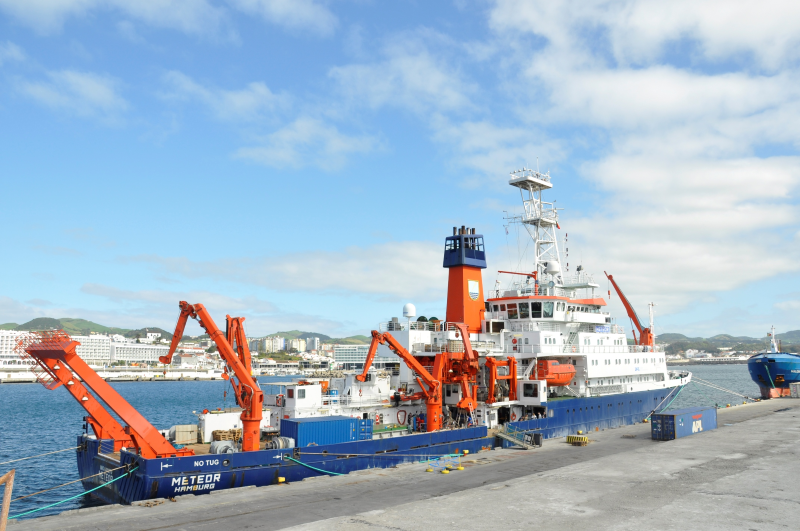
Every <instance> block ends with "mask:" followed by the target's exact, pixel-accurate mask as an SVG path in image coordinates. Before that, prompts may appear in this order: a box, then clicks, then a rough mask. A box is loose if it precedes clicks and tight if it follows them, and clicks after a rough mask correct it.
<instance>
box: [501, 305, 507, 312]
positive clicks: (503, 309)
mask: <svg viewBox="0 0 800 531" xmlns="http://www.w3.org/2000/svg"><path fill="white" fill-rule="evenodd" d="M500 311H501V312H504V311H506V305H505V304H501V305H500Z"/></svg>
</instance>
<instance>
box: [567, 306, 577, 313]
mask: <svg viewBox="0 0 800 531" xmlns="http://www.w3.org/2000/svg"><path fill="white" fill-rule="evenodd" d="M567 311H568V312H574V311H575V306H570V307H569V308H567Z"/></svg>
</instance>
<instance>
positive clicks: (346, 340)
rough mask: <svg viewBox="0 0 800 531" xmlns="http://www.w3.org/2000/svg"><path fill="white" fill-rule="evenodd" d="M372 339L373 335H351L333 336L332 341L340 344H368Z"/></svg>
mask: <svg viewBox="0 0 800 531" xmlns="http://www.w3.org/2000/svg"><path fill="white" fill-rule="evenodd" d="M371 341H372V338H371V337H367V336H362V335H358V336H350V337H338V338H331V340H330V343H336V344H338V345H366V344H367V343H370V342H371Z"/></svg>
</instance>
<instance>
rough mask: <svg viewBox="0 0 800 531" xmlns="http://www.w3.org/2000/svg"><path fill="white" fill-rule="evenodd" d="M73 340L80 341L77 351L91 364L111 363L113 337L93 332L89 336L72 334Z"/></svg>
mask: <svg viewBox="0 0 800 531" xmlns="http://www.w3.org/2000/svg"><path fill="white" fill-rule="evenodd" d="M120 337H121V336H120ZM72 340H73V341H77V342H78V343H80V345H78V347H77V348H76V349H75V353H76V354H77V355H78V356H80V358H81V359H82V360H83V361H85V362H86V363H88V364H89V365H107V364H109V363H111V337H109V336H106V335H102V334H92V335H89V336H72Z"/></svg>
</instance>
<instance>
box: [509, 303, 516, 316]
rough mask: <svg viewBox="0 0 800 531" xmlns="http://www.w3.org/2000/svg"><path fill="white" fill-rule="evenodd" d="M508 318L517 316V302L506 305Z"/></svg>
mask: <svg viewBox="0 0 800 531" xmlns="http://www.w3.org/2000/svg"><path fill="white" fill-rule="evenodd" d="M508 318H509V319H516V318H517V303H512V304H509V305H508Z"/></svg>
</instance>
